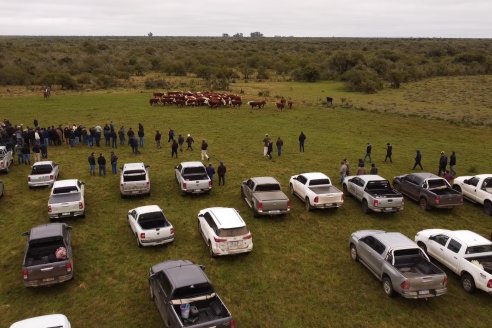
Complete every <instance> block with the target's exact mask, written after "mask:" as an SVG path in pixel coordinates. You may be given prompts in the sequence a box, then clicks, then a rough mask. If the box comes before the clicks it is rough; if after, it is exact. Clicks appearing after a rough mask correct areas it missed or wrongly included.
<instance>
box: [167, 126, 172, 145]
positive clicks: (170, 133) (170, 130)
mask: <svg viewBox="0 0 492 328" xmlns="http://www.w3.org/2000/svg"><path fill="white" fill-rule="evenodd" d="M168 136H169V138H168V139H167V142H170V141H171V140H174V130H173V129H172V128H169V132H168Z"/></svg>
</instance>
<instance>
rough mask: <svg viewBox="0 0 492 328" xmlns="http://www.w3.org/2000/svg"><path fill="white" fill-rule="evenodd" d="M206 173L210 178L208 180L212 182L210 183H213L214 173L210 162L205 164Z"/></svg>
mask: <svg viewBox="0 0 492 328" xmlns="http://www.w3.org/2000/svg"><path fill="white" fill-rule="evenodd" d="M206 171H207V175H208V177H209V178H210V181H211V182H212V184H213V183H214V174H215V169H214V167H213V166H212V163H210V164H208V166H207V169H206Z"/></svg>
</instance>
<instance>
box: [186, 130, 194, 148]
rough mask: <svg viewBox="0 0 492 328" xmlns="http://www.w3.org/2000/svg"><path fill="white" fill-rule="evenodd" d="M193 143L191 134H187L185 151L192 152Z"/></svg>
mask: <svg viewBox="0 0 492 328" xmlns="http://www.w3.org/2000/svg"><path fill="white" fill-rule="evenodd" d="M194 142H195V139H193V137H192V136H191V134H188V136H187V137H186V143H187V144H188V148H186V150H188V149H189V150H193V147H192V146H191V145H193V143H194Z"/></svg>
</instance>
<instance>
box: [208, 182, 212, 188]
mask: <svg viewBox="0 0 492 328" xmlns="http://www.w3.org/2000/svg"><path fill="white" fill-rule="evenodd" d="M208 187H209V188H212V180H210V181H209V182H208Z"/></svg>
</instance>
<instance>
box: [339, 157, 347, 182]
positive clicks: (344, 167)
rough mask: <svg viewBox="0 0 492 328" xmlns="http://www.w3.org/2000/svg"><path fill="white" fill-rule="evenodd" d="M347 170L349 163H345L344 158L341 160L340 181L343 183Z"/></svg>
mask: <svg viewBox="0 0 492 328" xmlns="http://www.w3.org/2000/svg"><path fill="white" fill-rule="evenodd" d="M347 172H348V166H347V163H345V160H343V161H341V162H340V183H343V180H345V177H347Z"/></svg>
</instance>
